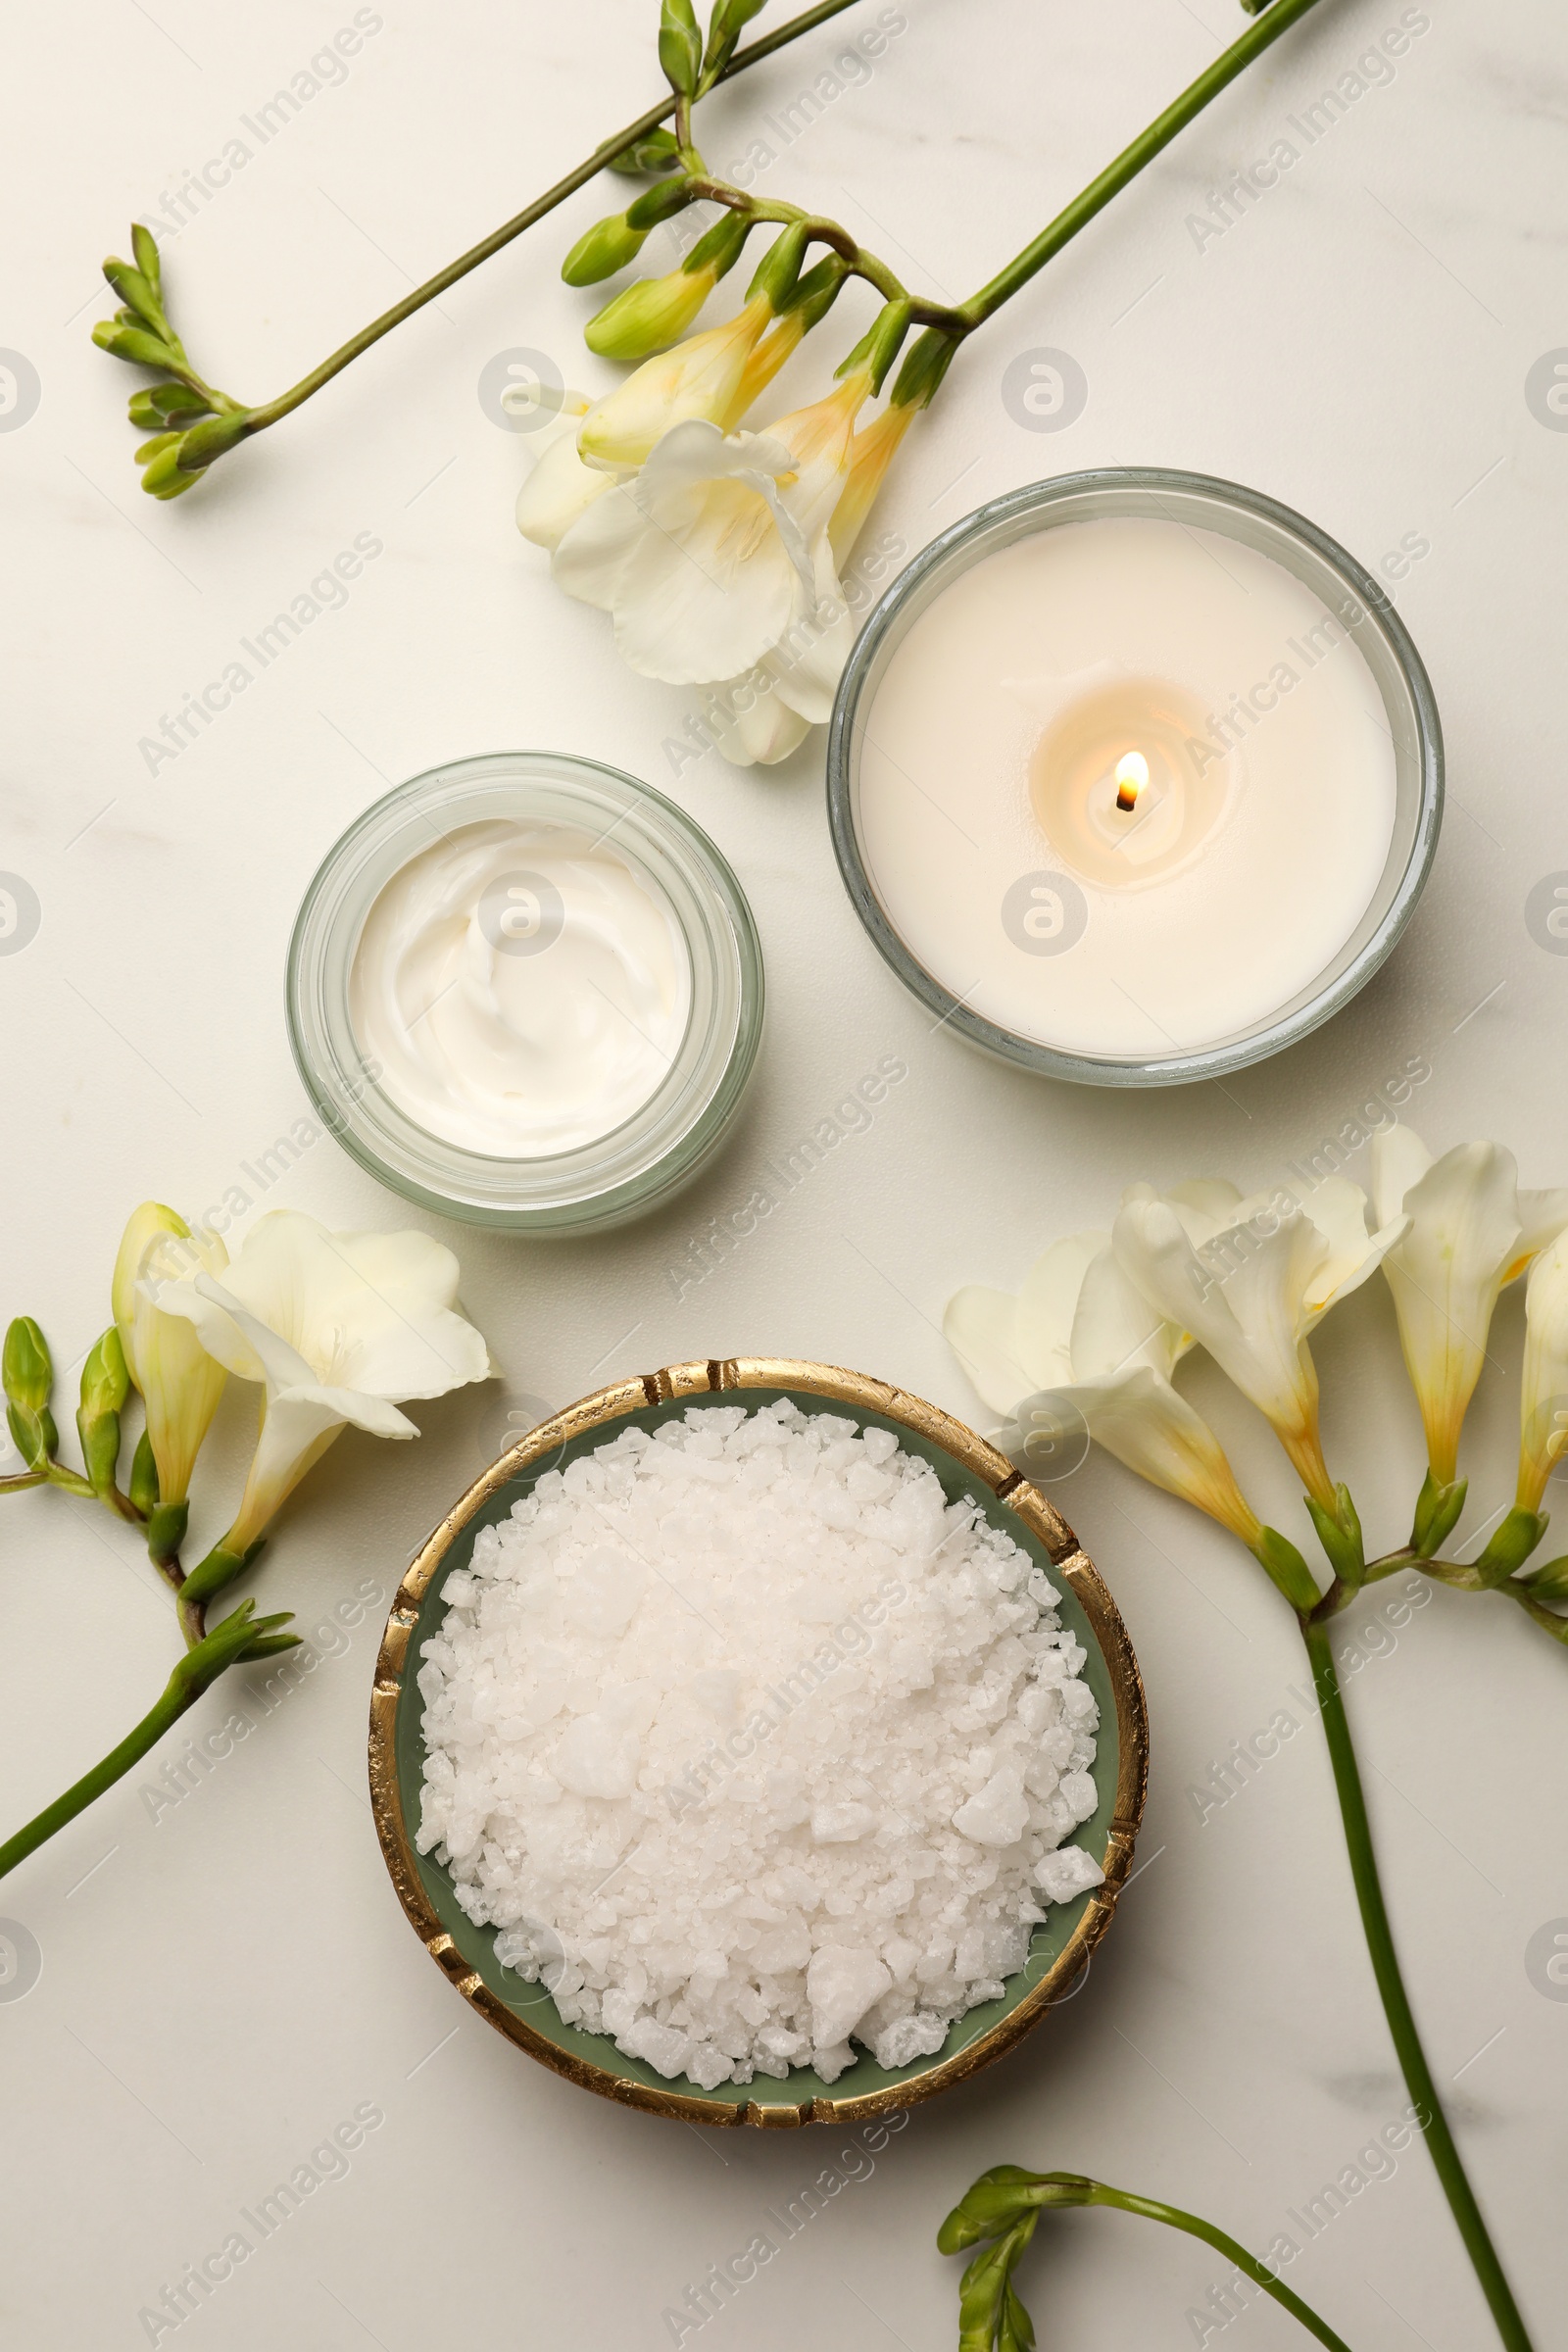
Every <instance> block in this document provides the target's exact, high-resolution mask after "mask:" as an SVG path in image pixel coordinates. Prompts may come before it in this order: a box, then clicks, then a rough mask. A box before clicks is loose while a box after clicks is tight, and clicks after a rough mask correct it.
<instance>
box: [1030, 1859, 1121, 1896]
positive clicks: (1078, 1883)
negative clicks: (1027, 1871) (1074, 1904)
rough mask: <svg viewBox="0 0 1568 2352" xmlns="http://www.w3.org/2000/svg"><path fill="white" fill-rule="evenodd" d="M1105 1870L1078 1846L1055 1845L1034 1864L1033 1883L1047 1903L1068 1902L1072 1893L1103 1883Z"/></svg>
mask: <svg viewBox="0 0 1568 2352" xmlns="http://www.w3.org/2000/svg"><path fill="white" fill-rule="evenodd" d="M1104 1877H1105V1874H1104V1872H1103V1870H1102V1869H1101V1867H1100V1864H1099V1863H1098V1862H1097V1861H1095V1860H1094V1858H1093V1856H1092V1855H1089V1854H1086V1853H1085V1852H1084V1849H1083V1847H1082V1846H1081V1845H1062V1846H1058V1847H1057V1849H1056V1851H1055V1852H1054V1854H1043V1855H1042V1856H1041V1858H1040V1860H1039V1862H1038V1863H1037V1864H1036V1865H1035V1884H1036V1885H1037V1886H1038V1887H1039V1888H1040V1891H1041V1893H1042V1894H1043V1895H1044V1896H1045V1898H1046V1900H1047V1902H1050V1903H1070V1902H1071V1901H1072V1898H1073V1896H1074V1895H1075V1894H1084V1893H1086V1892H1087V1891H1088V1889H1089V1888H1090V1887H1099V1886H1102V1885H1103V1883H1104Z"/></svg>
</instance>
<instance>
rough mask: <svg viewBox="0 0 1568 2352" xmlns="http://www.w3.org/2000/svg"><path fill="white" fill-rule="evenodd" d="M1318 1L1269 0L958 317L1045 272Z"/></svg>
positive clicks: (971, 315) (974, 313)
mask: <svg viewBox="0 0 1568 2352" xmlns="http://www.w3.org/2000/svg"><path fill="white" fill-rule="evenodd" d="M1315 6H1316V0H1273V5H1272V6H1271V7H1270V8H1269V9H1268V10H1267V11H1266V12H1265V14H1264V15H1262V16H1260V17H1258V18H1257V19H1256V20H1255V22H1254V23H1253V24H1251V25H1249V26H1248V28H1247V30H1246V32H1244V33H1243V35H1242V37H1241V39H1240V40H1239V41H1233V42H1232V43H1231V45H1230V47H1229V48H1228V49H1227V50H1225V51H1224V53H1223V55H1221V56H1219V57H1217V58H1215V60H1214V62H1213V64H1212V65H1211V66H1208V67H1205V69H1204V70H1203V72H1202V73H1200V75H1199V76H1198V79H1197V80H1196V81H1195V82H1192V83H1190V84H1189V86H1188V87H1187V88H1186V89H1185V90H1183V92H1182V94H1181V96H1180V97H1179V98H1177V99H1174V100H1173V101H1172V103H1171V104H1170V105H1169V106H1167V107H1166V109H1165V111H1164V113H1163V114H1162V115H1158V116H1156V117H1155V119H1154V121H1153V122H1152V123H1150V125H1149V127H1148V129H1147V130H1143V131H1140V132H1139V134H1138V136H1137V138H1136V139H1134V141H1133V143H1132V145H1131V146H1130V147H1124V148H1123V149H1122V152H1121V153H1120V155H1118V156H1117V158H1116V160H1115V162H1114V163H1112V164H1107V165H1106V167H1105V169H1104V171H1103V172H1101V174H1100V177H1099V178H1098V179H1092V180H1091V181H1090V183H1089V185H1088V187H1087V188H1085V189H1084V191H1083V193H1082V195H1080V196H1075V197H1074V198H1073V200H1072V202H1071V204H1069V205H1068V207H1067V209H1066V211H1065V212H1061V213H1058V214H1057V215H1056V218H1055V219H1054V221H1052V222H1051V224H1050V226H1049V227H1047V228H1043V229H1042V230H1041V232H1040V234H1039V236H1038V237H1036V238H1035V239H1034V240H1033V241H1032V243H1030V244H1028V245H1026V246H1025V247H1024V249H1023V251H1022V252H1021V253H1020V254H1018V255H1016V256H1015V257H1014V259H1013V260H1012V261H1010V262H1009V263H1008V264H1007V266H1006V268H1005V270H999V271H998V272H997V274H996V276H995V277H994V278H992V279H991V280H990V282H989V283H988V284H986V285H983V286H982V287H981V288H980V290H979V292H978V293H976V294H971V295H970V297H969V299H968V301H967V302H966V303H964V304H963V305H962V311H961V316H962V317H963V319H964V320H965V321H966V323H967V325H968V326H970V327H976V326H979V325H980V324H981V322H982V321H983V320H984V319H989V318H990V317H991V314H992V313H993V311H998V310H1000V309H1001V308H1002V305H1003V304H1004V303H1005V302H1007V301H1009V300H1010V299H1011V297H1012V296H1013V295H1014V294H1016V293H1017V291H1018V289H1019V287H1020V286H1023V285H1027V283H1028V281H1029V280H1030V278H1032V277H1033V276H1034V274H1035V272H1036V270H1043V269H1044V268H1045V266H1046V264H1047V262H1049V261H1050V260H1051V258H1052V256H1053V254H1056V253H1059V252H1060V251H1061V248H1062V247H1063V246H1064V245H1065V244H1066V243H1067V242H1068V241H1069V239H1071V238H1073V237H1075V236H1076V235H1077V234H1078V231H1079V230H1080V229H1081V228H1082V227H1084V226H1085V225H1086V223H1087V222H1089V221H1092V220H1093V219H1094V217H1095V215H1096V214H1097V213H1098V212H1101V211H1103V208H1104V207H1105V206H1106V205H1107V204H1108V203H1109V202H1110V200H1111V198H1112V197H1113V196H1115V195H1117V194H1119V192H1120V191H1121V189H1123V188H1124V187H1126V185H1127V183H1128V181H1129V180H1131V179H1136V178H1137V176H1138V174H1139V172H1141V171H1142V170H1143V168H1144V166H1145V165H1146V164H1148V163H1151V162H1152V160H1153V158H1154V157H1155V156H1156V155H1158V153H1159V151H1160V149H1161V148H1162V147H1168V146H1169V145H1170V142H1171V140H1172V139H1173V138H1175V136H1176V134H1177V132H1178V131H1181V130H1185V129H1186V127H1187V125H1188V123H1191V122H1192V121H1193V119H1194V118H1195V116H1198V115H1201V113H1202V111H1203V109H1204V107H1205V106H1207V104H1208V102H1209V100H1210V99H1211V98H1217V97H1218V96H1219V93H1220V91H1221V90H1223V89H1224V88H1225V87H1226V85H1227V84H1228V83H1229V82H1232V81H1234V80H1235V79H1236V76H1237V74H1238V73H1245V72H1246V70H1247V68H1248V67H1249V66H1250V64H1251V62H1252V60H1253V58H1254V57H1260V56H1261V55H1262V53H1263V51H1264V50H1265V49H1266V48H1268V46H1269V45H1270V43H1271V42H1273V41H1277V40H1278V39H1279V37H1280V35H1281V34H1282V33H1284V32H1288V31H1289V30H1290V28H1291V26H1292V25H1294V24H1295V23H1296V21H1297V19H1298V18H1299V17H1304V16H1305V14H1306V12H1307V10H1308V9H1309V8H1312V7H1315Z"/></svg>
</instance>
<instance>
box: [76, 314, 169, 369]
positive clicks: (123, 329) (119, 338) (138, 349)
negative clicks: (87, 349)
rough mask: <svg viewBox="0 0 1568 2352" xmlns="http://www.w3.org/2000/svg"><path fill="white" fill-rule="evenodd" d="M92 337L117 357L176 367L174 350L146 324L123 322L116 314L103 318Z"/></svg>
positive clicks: (140, 364)
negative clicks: (113, 317) (152, 332)
mask: <svg viewBox="0 0 1568 2352" xmlns="http://www.w3.org/2000/svg"><path fill="white" fill-rule="evenodd" d="M92 339H93V341H94V342H95V343H96V344H97V346H98V348H99V350H100V351H107V352H108V353H109V354H110V355H111V357H112V358H114V359H117V360H132V361H134V362H135V364H136V366H137V367H138V368H172V367H174V366H175V365H176V362H175V358H174V354H173V353H172V351H171V350H170V348H169V346H168V344H167V343H164V342H162V341H161V340H160V339H159V337H158V336H157V335H153V334H149V333H148V332H147V329H146V328H145V327H141V326H123V325H122V324H121V322H120V321H119V320H118V319H100V320H99V321H98V324H97V325H96V326H95V327H94V328H93V330H92Z"/></svg>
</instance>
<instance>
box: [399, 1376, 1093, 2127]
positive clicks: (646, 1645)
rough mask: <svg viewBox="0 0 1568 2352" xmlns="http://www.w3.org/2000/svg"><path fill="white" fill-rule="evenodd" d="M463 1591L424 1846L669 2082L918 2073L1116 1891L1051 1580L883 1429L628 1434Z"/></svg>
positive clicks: (447, 1623) (1074, 1663)
mask: <svg viewBox="0 0 1568 2352" xmlns="http://www.w3.org/2000/svg"><path fill="white" fill-rule="evenodd" d="M446 1595H447V1598H448V1600H449V1602H450V1604H451V1605H450V1606H449V1609H448V1612H447V1614H446V1617H445V1619H444V1621H443V1623H442V1626H441V1629H440V1632H439V1633H438V1634H437V1635H436V1636H434V1637H433V1638H432V1639H431V1640H429V1641H427V1642H425V1643H424V1645H423V1650H422V1655H421V1662H420V1664H419V1667H418V1672H417V1681H418V1688H419V1691H420V1694H421V1696H422V1698H423V1700H424V1703H425V1717H424V1728H425V1740H426V1759H425V1767H424V1795H423V1807H422V1815H421V1820H420V1825H419V1829H418V1833H417V1842H418V1846H419V1850H420V1851H421V1852H424V1853H429V1852H434V1853H435V1854H436V1856H437V1857H438V1859H439V1860H440V1861H441V1862H442V1863H444V1864H445V1865H446V1867H447V1868H448V1869H449V1870H450V1872H451V1875H452V1878H453V1882H454V1885H455V1887H456V1890H457V1895H458V1899H459V1901H460V1902H461V1903H462V1905H463V1907H464V1909H465V1910H466V1912H467V1914H468V1916H469V1917H470V1918H471V1919H473V1920H475V1921H477V1922H480V1923H481V1924H489V1925H493V1926H495V1927H497V1928H499V1929H500V1930H501V1931H502V1933H501V1935H500V1936H498V1938H497V1943H496V1951H497V1956H498V1958H499V1959H500V1960H501V1962H502V1965H503V1966H504V1967H508V1968H513V1969H515V1970H516V1971H517V1972H518V1974H519V1975H520V1976H522V1977H523V1978H524V1979H525V1980H526V1981H528V1982H529V1983H534V1982H541V1983H543V1984H544V1985H546V1986H547V1987H548V1988H549V1989H550V1990H551V1991H552V1993H553V1994H554V1996H555V1999H556V2003H557V2006H558V2008H559V2009H560V2010H561V2013H562V2015H563V2017H564V2018H565V2019H566V2021H567V2022H568V2023H570V2024H575V2025H578V2026H581V2027H583V2028H584V2029H585V2030H586V2031H588V2032H590V2033H604V2034H609V2035H611V2036H612V2037H613V2039H614V2040H615V2042H616V2043H617V2044H618V2046H619V2047H620V2048H621V2049H623V2050H625V2051H626V2052H627V2053H628V2054H629V2055H633V2056H636V2057H639V2058H640V2059H642V2061H643V2062H644V2063H645V2064H647V2065H649V2066H651V2067H652V2068H654V2069H655V2071H656V2072H657V2073H659V2074H660V2075H662V2076H663V2077H664V2078H665V2079H674V2078H675V2077H677V2076H680V2075H684V2076H685V2077H686V2078H687V2079H688V2080H689V2081H690V2082H694V2083H697V2084H698V2085H699V2086H701V2087H703V2088H705V2089H711V2088H713V2087H715V2086H716V2085H717V2084H718V2083H720V2082H737V2083H744V2082H751V2081H752V2080H753V2078H754V2075H759V2074H760V2075H763V2076H770V2077H773V2078H782V2077H784V2076H786V2075H787V2074H788V2072H789V2070H790V2068H791V2067H792V2066H801V2065H808V2064H809V2065H811V2066H813V2067H814V2068H815V2069H816V2071H817V2073H818V2074H819V2075H820V2076H821V2078H822V2080H823V2081H825V2082H833V2081H836V2080H837V2078H838V2077H839V2076H840V2075H842V2074H843V2073H845V2072H846V2071H847V2070H848V2069H849V2068H851V2067H853V2066H854V2065H855V2064H856V2063H857V2062H858V2057H859V2054H860V2051H861V2050H862V2049H869V2050H870V2051H871V2052H872V2054H873V2056H874V2057H875V2058H876V2060H877V2062H878V2063H879V2064H880V2065H883V2066H889V2067H896V2066H907V2065H908V2064H910V2063H912V2062H913V2060H914V2059H916V2058H919V2057H923V2056H926V2055H929V2054H930V2053H932V2052H934V2051H936V2050H938V2049H939V2048H940V2047H941V2046H942V2044H943V2041H944V2040H945V2038H946V2035H947V2034H948V2031H949V2029H950V2027H951V2026H952V2024H953V2022H954V2020H955V2019H956V2018H957V2017H959V2016H961V2015H962V2014H963V2012H964V2011H965V2010H966V2009H969V2008H972V2007H974V2006H975V2004H976V2003H977V2002H980V2001H984V2000H990V1999H994V1998H996V1997H997V1996H998V1995H999V1994H1000V1992H1001V1991H1002V1990H1003V1989H1004V1987H1005V1979H1006V1978H1007V1977H1009V1976H1011V1975H1012V1974H1013V1973H1014V1972H1015V1971H1016V1970H1017V1969H1018V1968H1019V1967H1021V1966H1022V1964H1023V1961H1024V1959H1025V1957H1026V1955H1027V1947H1028V1936H1029V1932H1030V1926H1031V1923H1032V1922H1033V1921H1035V1920H1037V1919H1039V1918H1041V1917H1043V1916H1044V1913H1043V1911H1042V1909H1041V1904H1042V1902H1060V1901H1067V1900H1070V1899H1071V1898H1072V1897H1073V1896H1074V1895H1076V1894H1080V1893H1082V1891H1083V1890H1084V1888H1085V1887H1089V1886H1093V1885H1098V1884H1099V1878H1100V1873H1099V1869H1098V1865H1096V1864H1095V1863H1094V1861H1093V1860H1092V1859H1091V1858H1090V1856H1089V1855H1087V1854H1086V1853H1084V1852H1083V1851H1082V1850H1081V1848H1079V1847H1077V1846H1073V1845H1067V1844H1064V1843H1063V1840H1064V1839H1065V1838H1068V1837H1070V1836H1071V1834H1072V1832H1073V1831H1074V1829H1075V1828H1077V1827H1078V1825H1079V1824H1080V1823H1081V1822H1083V1821H1084V1820H1086V1819H1087V1818H1088V1817H1089V1815H1090V1814H1092V1813H1093V1811H1094V1809H1095V1803H1096V1793H1095V1785H1094V1779H1093V1775H1092V1773H1091V1772H1090V1770H1089V1769H1088V1768H1089V1766H1090V1765H1091V1764H1092V1763H1093V1760H1094V1738H1093V1735H1094V1731H1095V1728H1096V1726H1097V1725H1098V1721H1099V1717H1098V1713H1097V1711H1096V1708H1095V1702H1094V1699H1093V1697H1092V1695H1091V1693H1090V1692H1089V1691H1087V1690H1086V1689H1085V1688H1084V1686H1083V1684H1082V1682H1081V1681H1080V1680H1079V1679H1078V1677H1079V1672H1080V1669H1081V1667H1082V1665H1083V1662H1084V1652H1083V1649H1082V1647H1081V1645H1080V1644H1079V1643H1078V1642H1075V1641H1074V1640H1073V1639H1072V1637H1071V1635H1070V1634H1067V1633H1064V1632H1063V1630H1062V1628H1061V1626H1060V1622H1059V1618H1058V1616H1057V1614H1056V1607H1057V1601H1058V1595H1057V1593H1056V1592H1055V1589H1054V1587H1053V1586H1052V1585H1051V1584H1050V1582H1049V1580H1048V1579H1047V1578H1046V1577H1045V1576H1044V1575H1043V1574H1042V1572H1041V1571H1040V1570H1039V1569H1038V1568H1036V1567H1034V1566H1033V1565H1032V1563H1031V1561H1030V1560H1029V1557H1028V1555H1027V1554H1026V1553H1025V1552H1023V1551H1022V1550H1021V1549H1020V1548H1019V1546H1018V1545H1017V1544H1014V1543H1013V1542H1012V1540H1011V1539H1010V1538H1009V1537H1008V1536H1007V1535H1005V1533H1003V1532H1002V1531H1001V1530H999V1529H994V1528H992V1527H990V1526H989V1524H988V1523H987V1522H986V1521H985V1520H984V1519H983V1518H982V1517H981V1516H980V1515H979V1513H978V1512H977V1510H976V1508H975V1506H974V1505H973V1504H972V1503H969V1502H966V1501H965V1502H959V1503H956V1504H952V1505H950V1504H949V1503H948V1502H947V1500H946V1497H945V1496H944V1495H943V1493H942V1489H941V1486H940V1484H939V1482H938V1480H937V1478H936V1475H935V1473H934V1472H933V1470H932V1469H931V1467H930V1466H929V1464H927V1463H926V1462H924V1461H922V1460H920V1459H918V1458H916V1457H914V1456H912V1455H909V1454H907V1453H905V1452H903V1451H902V1450H901V1449H900V1447H899V1446H898V1445H897V1443H896V1441H895V1440H894V1438H893V1437H892V1435H891V1433H889V1432H888V1431H886V1430H879V1429H866V1430H865V1431H863V1432H859V1431H858V1430H857V1428H856V1425H855V1424H854V1423H853V1422H852V1421H850V1420H848V1419H846V1418H845V1417H843V1416H842V1415H839V1414H827V1413H818V1414H806V1413H803V1412H801V1411H800V1410H799V1409H798V1408H797V1407H795V1406H794V1405H791V1404H788V1403H784V1402H780V1403H779V1404H776V1405H770V1406H767V1407H765V1408H764V1409H763V1410H761V1411H760V1412H753V1413H747V1412H746V1411H745V1410H744V1409H743V1408H740V1407H736V1406H733V1405H722V1406H721V1405H693V1406H691V1407H690V1408H689V1409H688V1410H687V1411H686V1413H685V1414H684V1416H683V1417H681V1418H680V1419H677V1420H673V1421H669V1422H666V1423H664V1424H663V1425H662V1428H661V1429H660V1430H659V1431H658V1432H657V1433H656V1434H653V1435H650V1434H649V1433H647V1432H645V1431H643V1430H640V1429H630V1428H628V1429H625V1430H622V1431H621V1432H620V1433H619V1434H618V1435H617V1436H616V1437H615V1438H614V1439H613V1440H611V1441H609V1442H607V1443H606V1444H605V1445H603V1446H599V1447H598V1448H597V1449H596V1450H595V1451H594V1452H593V1453H592V1454H590V1455H586V1456H583V1457H580V1458H579V1459H578V1460H577V1461H575V1462H573V1463H572V1464H571V1465H569V1467H568V1468H567V1470H566V1471H565V1472H564V1473H562V1472H558V1471H551V1472H547V1473H546V1474H545V1475H544V1476H542V1477H541V1478H540V1479H539V1480H538V1481H537V1483H536V1485H535V1488H534V1492H533V1494H532V1495H529V1496H526V1497H524V1498H523V1499H522V1500H521V1501H519V1502H517V1503H515V1505H514V1506H513V1509H512V1513H511V1516H510V1517H509V1518H507V1519H505V1520H503V1521H502V1522H500V1523H499V1524H498V1525H497V1526H495V1527H492V1528H487V1529H485V1530H483V1531H481V1533H480V1535H479V1537H478V1538H477V1539H476V1540H475V1543H474V1546H473V1552H472V1557H471V1561H470V1563H469V1565H468V1567H467V1568H466V1569H465V1570H463V1571H461V1572H456V1573H454V1574H453V1575H452V1576H450V1577H449V1578H448V1580H447V1585H446ZM982 1742H983V1744H981V1743H982ZM1053 1849H1055V1850H1053Z"/></svg>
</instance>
